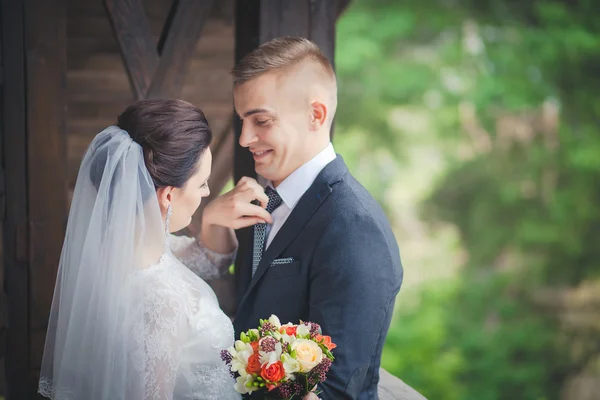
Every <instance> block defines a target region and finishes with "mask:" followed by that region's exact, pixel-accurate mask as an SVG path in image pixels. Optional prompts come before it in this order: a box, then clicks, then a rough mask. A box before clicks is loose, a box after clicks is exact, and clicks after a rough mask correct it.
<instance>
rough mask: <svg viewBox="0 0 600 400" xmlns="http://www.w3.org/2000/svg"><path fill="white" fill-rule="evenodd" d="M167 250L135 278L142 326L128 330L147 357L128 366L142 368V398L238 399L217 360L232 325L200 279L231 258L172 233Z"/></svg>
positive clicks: (217, 272) (215, 274)
mask: <svg viewBox="0 0 600 400" xmlns="http://www.w3.org/2000/svg"><path fill="white" fill-rule="evenodd" d="M170 247H171V252H170V253H169V252H167V253H165V254H164V255H163V256H162V257H161V260H160V262H159V263H158V264H156V265H154V266H152V267H150V268H148V269H145V270H142V271H140V272H139V273H138V274H137V276H136V277H135V280H134V284H135V283H138V284H140V283H141V284H142V285H141V286H140V287H143V288H144V289H143V290H144V295H143V299H144V300H143V307H144V310H143V312H144V327H143V328H142V332H143V335H139V333H140V331H139V330H137V328H136V327H132V330H133V331H132V337H137V338H138V340H137V345H138V346H142V345H143V346H145V352H144V354H145V358H146V359H145V360H144V361H143V363H139V362H137V363H136V362H134V363H132V365H144V369H145V371H144V373H145V376H146V377H148V380H147V381H146V385H145V387H146V394H145V399H148V400H150V399H152V400H154V399H157V400H158V399H160V400H163V399H176V400H184V399H185V400H187V399H190V400H191V399H198V400H204V399H205V400H213V399H214V400H216V399H224V400H228V399H232V400H233V399H237V400H239V399H240V395H239V394H238V393H237V392H236V391H235V390H234V383H235V381H234V379H233V378H232V377H231V375H230V374H229V370H228V368H227V366H226V365H225V363H224V362H223V361H222V360H221V357H220V352H221V350H224V349H227V348H228V347H229V346H231V345H232V343H233V341H234V331H233V326H232V323H231V320H230V319H229V317H227V316H226V315H225V314H224V313H223V311H221V309H220V308H219V303H218V301H217V297H216V295H215V294H214V292H213V290H212V289H211V287H210V286H209V285H208V284H207V283H206V282H205V281H204V280H203V279H214V278H219V277H221V276H223V275H224V274H226V273H227V271H228V267H229V265H231V262H232V261H233V257H234V254H228V255H222V254H218V253H215V252H212V251H210V250H209V249H207V248H206V247H204V246H203V245H202V244H201V243H199V242H198V241H197V240H196V239H193V238H189V237H183V236H174V235H171V237H170ZM136 332H137V334H136Z"/></svg>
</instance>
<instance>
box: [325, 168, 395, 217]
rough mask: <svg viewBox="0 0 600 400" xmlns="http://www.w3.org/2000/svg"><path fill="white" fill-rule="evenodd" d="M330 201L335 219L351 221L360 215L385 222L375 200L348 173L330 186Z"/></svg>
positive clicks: (381, 210) (383, 215)
mask: <svg viewBox="0 0 600 400" xmlns="http://www.w3.org/2000/svg"><path fill="white" fill-rule="evenodd" d="M331 200H332V203H333V204H332V205H333V206H334V209H333V215H335V216H336V217H337V218H351V219H352V218H354V217H356V216H359V215H360V216H363V217H365V218H373V219H377V220H381V219H382V220H385V221H386V222H387V218H386V216H385V214H384V212H383V209H382V208H381V206H380V205H379V203H378V202H377V200H375V198H374V197H373V196H372V195H371V193H369V191H368V190H367V189H366V188H365V187H364V186H363V185H361V183H360V182H358V180H356V178H355V177H354V176H353V175H352V174H351V173H350V172H347V173H346V174H345V175H344V176H343V178H342V179H340V180H339V181H338V182H336V183H334V184H333V185H331Z"/></svg>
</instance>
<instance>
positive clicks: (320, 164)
mask: <svg viewBox="0 0 600 400" xmlns="http://www.w3.org/2000/svg"><path fill="white" fill-rule="evenodd" d="M335 158H336V154H335V150H334V149H333V145H332V144H331V143H329V144H328V145H327V147H325V148H324V149H323V150H322V151H321V152H320V153H319V154H317V155H316V156H315V157H313V158H312V159H311V160H310V161H308V162H307V163H305V164H304V165H302V166H301V167H300V168H298V169H297V170H295V171H294V172H292V173H291V174H290V176H288V177H287V178H286V179H285V180H284V181H283V182H281V183H280V184H279V186H278V187H277V188H276V189H277V193H279V196H281V199H282V200H283V202H282V203H281V205H280V206H279V207H277V209H275V211H273V213H272V214H271V216H272V217H273V225H267V243H266V246H265V249H267V248H268V247H269V245H270V244H271V242H272V241H273V238H274V237H275V235H277V232H279V230H280V229H281V227H282V226H283V224H284V223H285V221H286V220H287V219H288V217H289V216H290V214H291V213H292V210H293V209H294V207H295V206H296V204H298V201H299V200H300V198H301V197H302V195H303V194H304V193H305V192H306V191H307V190H308V188H309V187H310V186H311V185H312V184H313V182H314V181H315V179H316V178H317V175H319V173H320V172H321V171H322V170H323V168H325V166H326V165H327V164H329V163H330V162H332V161H333V160H335ZM267 185H268V186H271V187H273V183H272V182H270V181H269V182H268V183H267Z"/></svg>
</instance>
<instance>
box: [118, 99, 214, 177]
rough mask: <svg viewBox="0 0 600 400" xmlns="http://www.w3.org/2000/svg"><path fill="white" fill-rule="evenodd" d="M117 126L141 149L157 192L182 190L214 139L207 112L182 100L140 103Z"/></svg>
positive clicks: (124, 114) (157, 100)
mask: <svg viewBox="0 0 600 400" xmlns="http://www.w3.org/2000/svg"><path fill="white" fill-rule="evenodd" d="M117 125H118V126H119V128H121V129H123V130H124V131H126V132H127V133H128V134H129V136H131V138H132V139H133V140H134V141H135V142H136V143H138V144H139V145H140V146H141V147H142V150H143V152H144V162H145V164H146V168H147V169H148V172H149V173H150V176H151V177H152V181H153V182H154V187H155V188H156V189H159V188H162V187H166V186H174V187H177V188H181V187H183V186H184V185H185V183H186V182H187V181H188V179H190V178H191V177H192V175H194V173H195V172H196V167H197V165H198V160H199V159H200V157H201V156H202V154H203V153H204V151H205V150H206V149H208V147H209V145H210V142H211V140H212V133H211V131H210V127H209V126H208V121H207V120H206V117H205V116H204V113H203V112H202V111H200V109H198V108H197V107H195V106H194V105H192V104H190V103H188V102H186V101H183V100H166V99H149V100H140V101H138V102H136V103H134V104H132V105H130V106H129V107H127V109H126V110H125V111H124V112H123V113H122V114H121V115H120V116H119V118H118V121H117Z"/></svg>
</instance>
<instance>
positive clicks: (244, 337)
mask: <svg viewBox="0 0 600 400" xmlns="http://www.w3.org/2000/svg"><path fill="white" fill-rule="evenodd" d="M240 340H241V341H242V342H244V343H246V344H248V343H250V338H249V337H248V336H247V335H246V334H245V333H244V332H242V333H241V334H240Z"/></svg>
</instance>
